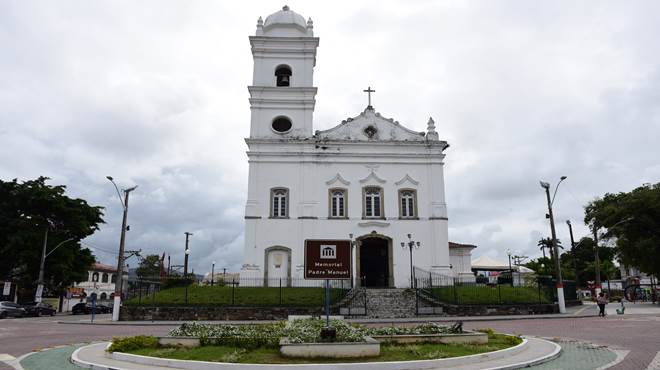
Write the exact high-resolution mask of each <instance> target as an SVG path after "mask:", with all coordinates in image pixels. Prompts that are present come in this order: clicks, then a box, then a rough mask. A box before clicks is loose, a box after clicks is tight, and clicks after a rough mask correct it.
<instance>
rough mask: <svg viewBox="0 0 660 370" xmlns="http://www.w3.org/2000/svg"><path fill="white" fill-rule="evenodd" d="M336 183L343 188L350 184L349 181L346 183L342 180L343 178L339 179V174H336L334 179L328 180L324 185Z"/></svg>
mask: <svg viewBox="0 0 660 370" xmlns="http://www.w3.org/2000/svg"><path fill="white" fill-rule="evenodd" d="M336 182H340V183H342V184H344V186H348V185H350V184H351V182H350V181H348V180H346V179H344V178H343V177H341V175H340V174H339V173H337V174H336V175H335V177H333V178H331V179H330V180H328V181H326V182H325V184H326V185H328V186H330V185H332V184H334V183H336Z"/></svg>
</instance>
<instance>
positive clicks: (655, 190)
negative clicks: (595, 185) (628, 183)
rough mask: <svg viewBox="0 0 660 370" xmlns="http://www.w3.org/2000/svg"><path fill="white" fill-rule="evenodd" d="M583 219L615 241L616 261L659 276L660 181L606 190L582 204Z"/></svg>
mask: <svg viewBox="0 0 660 370" xmlns="http://www.w3.org/2000/svg"><path fill="white" fill-rule="evenodd" d="M584 222H585V223H586V224H590V225H592V227H595V228H596V229H597V230H598V229H600V228H604V229H605V230H606V233H605V234H603V238H604V239H613V240H616V253H617V257H618V259H619V261H620V262H621V263H623V264H625V265H628V266H637V267H638V268H639V269H640V271H642V272H645V273H647V274H650V275H655V276H660V183H658V184H655V185H652V184H648V185H644V186H640V187H638V188H636V189H634V190H632V191H630V192H628V193H624V192H621V193H618V194H611V193H607V194H605V196H603V197H602V198H597V199H595V200H593V201H591V202H589V204H587V205H586V206H585V217H584Z"/></svg>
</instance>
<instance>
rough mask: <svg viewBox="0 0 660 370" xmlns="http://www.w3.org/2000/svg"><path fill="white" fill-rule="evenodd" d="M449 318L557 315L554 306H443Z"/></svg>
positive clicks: (555, 306) (556, 308)
mask: <svg viewBox="0 0 660 370" xmlns="http://www.w3.org/2000/svg"><path fill="white" fill-rule="evenodd" d="M443 308H444V313H445V314H447V315H450V316H496V315H541V314H550V313H558V312H559V308H558V307H557V305H555V304H501V305H450V304H447V305H444V307H443Z"/></svg>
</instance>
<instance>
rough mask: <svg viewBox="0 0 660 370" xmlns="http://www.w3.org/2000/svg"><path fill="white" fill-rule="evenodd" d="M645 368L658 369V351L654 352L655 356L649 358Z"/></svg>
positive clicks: (659, 360)
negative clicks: (649, 361)
mask: <svg viewBox="0 0 660 370" xmlns="http://www.w3.org/2000/svg"><path fill="white" fill-rule="evenodd" d="M646 370H660V351H658V353H656V354H655V357H654V358H653V360H651V363H650V364H649V366H647V367H646Z"/></svg>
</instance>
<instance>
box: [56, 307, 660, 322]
mask: <svg viewBox="0 0 660 370" xmlns="http://www.w3.org/2000/svg"><path fill="white" fill-rule="evenodd" d="M566 311H567V312H566V313H564V314H558V313H557V314H543V315H499V316H417V317H404V318H350V319H346V321H348V322H354V323H395V322H398V323H419V322H429V321H433V322H456V321H499V320H538V319H546V320H547V319H565V318H582V317H594V316H598V307H597V306H596V305H595V304H591V303H587V304H585V305H582V306H574V307H567V308H566ZM659 311H660V310H659ZM626 313H628V312H627V311H626ZM275 321H279V320H262V321H257V320H214V321H206V320H204V321H202V320H200V321H112V320H111V318H110V317H105V318H102V319H98V318H97V319H96V320H94V323H92V322H90V320H89V319H80V320H66V321H64V320H62V321H58V324H77V325H80V324H82V325H134V326H151V325H161V326H177V325H181V324H183V323H190V322H196V323H199V324H236V325H241V324H254V323H257V322H259V323H267V322H275Z"/></svg>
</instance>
